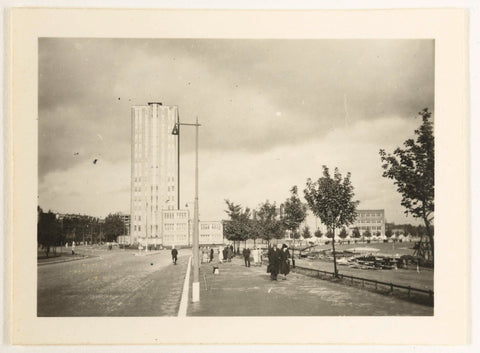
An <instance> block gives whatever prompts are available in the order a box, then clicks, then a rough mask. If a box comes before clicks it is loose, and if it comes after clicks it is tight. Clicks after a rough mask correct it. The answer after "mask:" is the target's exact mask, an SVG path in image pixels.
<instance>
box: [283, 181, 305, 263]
mask: <svg viewBox="0 0 480 353" xmlns="http://www.w3.org/2000/svg"><path fill="white" fill-rule="evenodd" d="M290 193H291V196H290V197H289V198H288V199H287V200H285V202H284V203H283V204H282V206H283V215H282V223H283V227H284V228H285V229H287V230H289V231H290V233H291V235H292V238H293V248H292V265H293V267H295V257H294V256H295V255H294V252H295V239H298V238H300V234H299V233H298V227H300V224H301V223H302V222H303V221H304V220H305V217H307V206H306V205H305V204H303V203H302V201H300V198H299V197H298V188H297V186H296V185H294V186H293V187H292V188H291V189H290ZM304 238H305V236H304Z"/></svg>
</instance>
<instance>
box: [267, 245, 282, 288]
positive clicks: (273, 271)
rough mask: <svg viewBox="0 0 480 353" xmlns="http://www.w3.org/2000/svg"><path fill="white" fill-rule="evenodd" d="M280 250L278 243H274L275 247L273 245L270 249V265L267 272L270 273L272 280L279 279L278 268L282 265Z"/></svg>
mask: <svg viewBox="0 0 480 353" xmlns="http://www.w3.org/2000/svg"><path fill="white" fill-rule="evenodd" d="M280 256H281V254H280V250H278V248H277V244H273V247H271V248H270V249H269V250H268V267H267V272H269V273H270V278H271V280H272V281H276V280H277V276H278V270H279V267H280V261H281V259H280Z"/></svg>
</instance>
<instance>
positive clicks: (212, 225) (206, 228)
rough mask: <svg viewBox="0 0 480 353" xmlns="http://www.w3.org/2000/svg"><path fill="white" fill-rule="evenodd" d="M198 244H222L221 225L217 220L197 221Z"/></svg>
mask: <svg viewBox="0 0 480 353" xmlns="http://www.w3.org/2000/svg"><path fill="white" fill-rule="evenodd" d="M198 232H199V236H200V240H199V244H200V245H202V244H223V225H222V222H219V221H211V222H207V221H200V222H199V231H198Z"/></svg>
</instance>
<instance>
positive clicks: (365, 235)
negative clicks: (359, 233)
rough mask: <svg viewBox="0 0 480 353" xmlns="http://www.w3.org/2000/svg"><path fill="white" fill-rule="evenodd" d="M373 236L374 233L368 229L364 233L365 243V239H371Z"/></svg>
mask: <svg viewBox="0 0 480 353" xmlns="http://www.w3.org/2000/svg"><path fill="white" fill-rule="evenodd" d="M371 236H372V233H370V231H369V230H368V229H367V230H366V231H365V232H363V241H365V238H370V237H371Z"/></svg>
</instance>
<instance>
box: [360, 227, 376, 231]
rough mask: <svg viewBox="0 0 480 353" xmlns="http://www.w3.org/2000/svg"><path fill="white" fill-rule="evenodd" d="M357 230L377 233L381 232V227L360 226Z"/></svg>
mask: <svg viewBox="0 0 480 353" xmlns="http://www.w3.org/2000/svg"><path fill="white" fill-rule="evenodd" d="M358 229H359V230H370V231H377V230H382V227H368V226H362V227H358Z"/></svg>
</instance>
